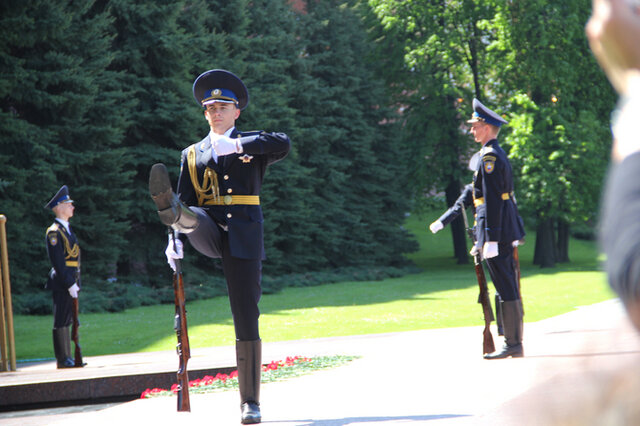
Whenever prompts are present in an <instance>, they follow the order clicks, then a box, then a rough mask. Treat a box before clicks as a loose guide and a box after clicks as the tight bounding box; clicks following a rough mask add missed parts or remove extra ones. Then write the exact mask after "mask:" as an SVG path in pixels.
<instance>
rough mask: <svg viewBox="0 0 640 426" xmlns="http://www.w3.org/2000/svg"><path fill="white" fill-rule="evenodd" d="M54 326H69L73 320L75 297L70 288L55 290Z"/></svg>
mask: <svg viewBox="0 0 640 426" xmlns="http://www.w3.org/2000/svg"><path fill="white" fill-rule="evenodd" d="M52 293H53V328H62V327H68V326H70V325H71V323H72V322H73V317H72V313H73V311H72V309H73V298H72V297H71V295H70V294H69V291H68V290H54V291H53V292H52Z"/></svg>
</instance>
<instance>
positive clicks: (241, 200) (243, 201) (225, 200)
mask: <svg viewBox="0 0 640 426" xmlns="http://www.w3.org/2000/svg"><path fill="white" fill-rule="evenodd" d="M204 205H205V206H231V205H251V206H259V205H260V196H259V195H225V196H222V197H215V198H212V199H210V200H206V201H205V202H204Z"/></svg>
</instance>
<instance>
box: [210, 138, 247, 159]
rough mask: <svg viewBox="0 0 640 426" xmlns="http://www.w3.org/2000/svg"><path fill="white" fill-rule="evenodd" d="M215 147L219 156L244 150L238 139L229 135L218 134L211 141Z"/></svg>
mask: <svg viewBox="0 0 640 426" xmlns="http://www.w3.org/2000/svg"><path fill="white" fill-rule="evenodd" d="M211 145H213V149H214V150H215V151H216V154H218V156H223V155H229V154H239V153H241V152H242V145H241V144H240V141H239V140H237V139H231V138H230V137H228V136H218V137H217V139H215V140H213V141H211Z"/></svg>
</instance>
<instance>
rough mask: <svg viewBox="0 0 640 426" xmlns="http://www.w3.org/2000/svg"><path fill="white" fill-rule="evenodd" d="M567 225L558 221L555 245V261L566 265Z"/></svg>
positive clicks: (567, 255) (567, 247) (567, 260)
mask: <svg viewBox="0 0 640 426" xmlns="http://www.w3.org/2000/svg"><path fill="white" fill-rule="evenodd" d="M569 235H570V232H569V224H568V223H567V222H565V221H564V220H562V219H558V243H557V245H556V261H557V262H559V263H567V262H570V260H569Z"/></svg>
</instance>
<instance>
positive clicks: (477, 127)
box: [469, 121, 489, 143]
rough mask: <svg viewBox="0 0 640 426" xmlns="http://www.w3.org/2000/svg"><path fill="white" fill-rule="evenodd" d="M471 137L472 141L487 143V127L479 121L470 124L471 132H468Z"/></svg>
mask: <svg viewBox="0 0 640 426" xmlns="http://www.w3.org/2000/svg"><path fill="white" fill-rule="evenodd" d="M469 131H470V132H471V134H472V135H473V139H474V140H475V141H476V142H479V143H485V142H488V141H489V139H488V135H489V125H488V124H486V123H483V122H481V121H477V122H475V123H471V130H469Z"/></svg>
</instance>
